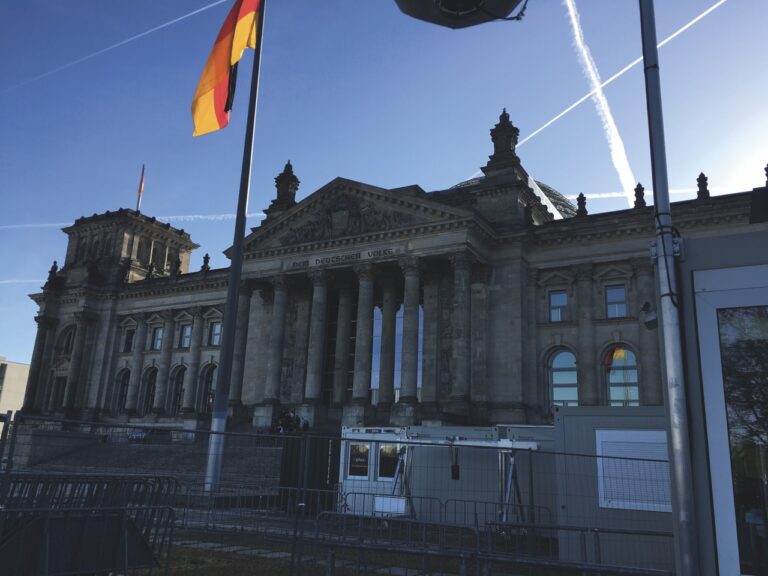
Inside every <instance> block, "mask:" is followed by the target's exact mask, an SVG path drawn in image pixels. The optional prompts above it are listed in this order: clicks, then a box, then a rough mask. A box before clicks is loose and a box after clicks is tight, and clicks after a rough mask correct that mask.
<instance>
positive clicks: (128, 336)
mask: <svg viewBox="0 0 768 576" xmlns="http://www.w3.org/2000/svg"><path fill="white" fill-rule="evenodd" d="M135 334H136V330H134V329H133V328H128V329H126V331H125V338H124V339H123V352H131V351H133V336H134V335H135Z"/></svg>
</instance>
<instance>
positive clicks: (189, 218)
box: [157, 212, 265, 222]
mask: <svg viewBox="0 0 768 576" xmlns="http://www.w3.org/2000/svg"><path fill="white" fill-rule="evenodd" d="M264 216H265V214H264V212H254V213H253V214H247V215H246V218H264ZM157 219H158V220H164V221H165V220H167V221H169V222H194V221H196V220H207V221H209V222H222V221H224V220H234V219H235V214H184V215H181V216H158V217H157Z"/></svg>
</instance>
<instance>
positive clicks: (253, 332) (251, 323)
mask: <svg viewBox="0 0 768 576" xmlns="http://www.w3.org/2000/svg"><path fill="white" fill-rule="evenodd" d="M265 292H266V290H264V288H263V286H261V285H258V286H256V287H254V288H253V291H252V293H251V303H250V305H249V306H248V334H247V336H246V345H245V350H246V354H245V360H244V370H243V389H242V393H241V395H240V400H241V402H242V403H243V404H245V405H247V406H253V405H254V404H257V403H259V402H261V401H262V400H263V399H264V384H265V382H266V378H267V354H266V352H267V350H266V348H267V342H268V339H269V315H270V311H271V305H270V303H269V302H267V301H266V300H265Z"/></svg>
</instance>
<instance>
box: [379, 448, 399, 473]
mask: <svg viewBox="0 0 768 576" xmlns="http://www.w3.org/2000/svg"><path fill="white" fill-rule="evenodd" d="M398 460H399V457H398V450H397V445H396V444H379V479H380V480H392V479H393V478H394V477H395V473H396V472H397V462H398Z"/></svg>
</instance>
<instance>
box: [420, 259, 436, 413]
mask: <svg viewBox="0 0 768 576" xmlns="http://www.w3.org/2000/svg"><path fill="white" fill-rule="evenodd" d="M423 284H424V306H423V308H424V329H423V333H422V335H421V342H422V345H421V409H422V413H424V411H427V412H434V411H436V409H437V405H436V403H437V367H438V364H437V358H438V347H439V345H438V336H439V326H440V320H439V318H440V312H439V306H438V304H439V301H440V300H439V298H440V296H439V294H440V276H439V272H438V271H437V270H431V271H429V272H427V273H426V274H425V275H424V278H423ZM433 415H434V414H433Z"/></svg>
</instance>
